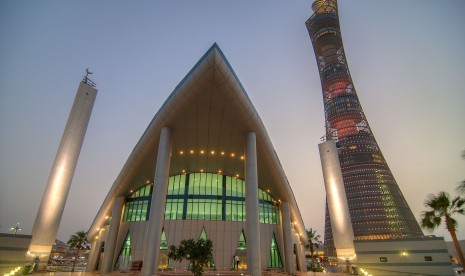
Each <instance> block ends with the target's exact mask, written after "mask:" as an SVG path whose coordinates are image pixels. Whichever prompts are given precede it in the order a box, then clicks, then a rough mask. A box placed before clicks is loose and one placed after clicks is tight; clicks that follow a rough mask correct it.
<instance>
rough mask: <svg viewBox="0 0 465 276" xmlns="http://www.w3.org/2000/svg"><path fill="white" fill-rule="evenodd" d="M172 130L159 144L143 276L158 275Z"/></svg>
mask: <svg viewBox="0 0 465 276" xmlns="http://www.w3.org/2000/svg"><path fill="white" fill-rule="evenodd" d="M171 136H172V133H171V130H170V129H169V128H167V127H164V128H162V130H161V132H160V142H159V144H158V155H157V166H156V168H155V177H154V182H153V193H152V203H151V206H150V217H149V227H148V231H147V238H146V239H145V241H146V247H145V252H144V263H143V265H142V273H141V274H142V276H150V275H156V274H157V267H158V260H159V255H160V243H161V232H162V230H163V216H164V212H165V201H166V192H167V190H168V180H169V170H170V160H171V158H170V155H171Z"/></svg>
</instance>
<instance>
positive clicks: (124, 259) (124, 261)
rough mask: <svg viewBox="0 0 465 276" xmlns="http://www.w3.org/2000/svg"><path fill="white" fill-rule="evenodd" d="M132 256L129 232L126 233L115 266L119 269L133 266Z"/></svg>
mask: <svg viewBox="0 0 465 276" xmlns="http://www.w3.org/2000/svg"><path fill="white" fill-rule="evenodd" d="M131 262H132V257H131V237H130V236H129V233H127V234H126V238H125V239H124V242H123V246H122V247H121V250H120V252H119V255H118V259H117V260H116V264H115V267H117V268H119V269H126V268H130V267H131Z"/></svg>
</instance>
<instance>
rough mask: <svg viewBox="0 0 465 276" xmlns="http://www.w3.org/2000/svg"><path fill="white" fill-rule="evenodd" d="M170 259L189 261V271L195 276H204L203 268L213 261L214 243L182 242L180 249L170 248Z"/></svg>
mask: <svg viewBox="0 0 465 276" xmlns="http://www.w3.org/2000/svg"><path fill="white" fill-rule="evenodd" d="M169 250H170V251H169V253H168V258H170V259H172V260H175V261H182V260H184V259H186V260H188V261H189V268H188V269H189V271H191V272H192V273H194V275H195V276H201V275H203V267H204V266H207V265H208V263H209V262H210V260H211V259H212V250H213V242H212V241H211V240H209V239H205V240H204V239H199V240H197V241H195V240H194V239H188V240H182V241H181V243H180V245H179V247H178V248H176V246H174V245H170V247H169Z"/></svg>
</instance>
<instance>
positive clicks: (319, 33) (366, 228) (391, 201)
mask: <svg viewBox="0 0 465 276" xmlns="http://www.w3.org/2000/svg"><path fill="white" fill-rule="evenodd" d="M312 9H313V11H314V13H313V15H312V16H311V17H310V18H309V19H308V20H307V22H306V26H307V30H308V32H309V34H310V38H311V41H312V45H313V49H314V52H315V57H316V61H317V64H318V70H319V74H320V81H321V87H322V92H323V101H324V110H325V122H326V135H325V137H324V138H325V139H326V140H330V139H332V140H335V141H336V142H337V145H338V151H339V161H340V164H341V170H342V175H343V181H344V187H345V191H346V194H347V199H348V205H349V212H350V217H351V221H352V226H353V231H354V237H355V239H356V240H367V239H390V238H401V237H418V236H423V233H422V231H421V229H420V227H419V225H418V223H417V221H416V219H415V216H414V215H413V213H412V211H411V210H410V207H409V206H408V204H407V202H406V200H405V198H404V196H403V195H402V192H401V191H400V189H399V186H398V185H397V182H396V180H395V179H394V176H393V175H392V173H391V170H390V169H389V166H388V164H387V163H386V160H385V159H384V157H383V154H382V153H381V150H380V148H379V146H378V143H377V142H376V140H375V137H374V135H373V133H372V131H371V129H370V126H369V124H368V121H367V119H366V117H365V114H364V112H363V109H362V106H361V104H360V101H359V99H358V97H357V93H356V91H355V87H354V84H353V82H352V78H351V76H350V72H349V67H348V65H347V60H346V57H345V53H344V47H343V43H342V36H341V30H340V25H339V17H338V9H337V0H316V1H315V2H314V3H313V5H312ZM325 219H326V223H325V245H326V246H327V247H328V248H329V249H331V246H332V231H331V223H330V222H329V212H328V205H326V215H325Z"/></svg>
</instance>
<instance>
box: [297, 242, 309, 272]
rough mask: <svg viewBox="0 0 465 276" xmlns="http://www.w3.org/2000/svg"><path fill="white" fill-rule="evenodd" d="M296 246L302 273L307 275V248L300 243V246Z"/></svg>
mask: <svg viewBox="0 0 465 276" xmlns="http://www.w3.org/2000/svg"><path fill="white" fill-rule="evenodd" d="M299 240H300V238H299ZM296 246H297V251H298V254H297V261H298V262H299V267H300V272H302V273H307V260H306V258H305V248H304V246H303V245H302V244H301V243H300V242H299V244H296Z"/></svg>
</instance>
